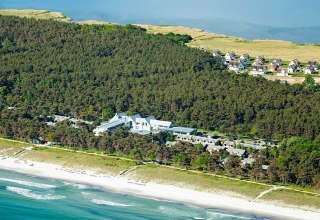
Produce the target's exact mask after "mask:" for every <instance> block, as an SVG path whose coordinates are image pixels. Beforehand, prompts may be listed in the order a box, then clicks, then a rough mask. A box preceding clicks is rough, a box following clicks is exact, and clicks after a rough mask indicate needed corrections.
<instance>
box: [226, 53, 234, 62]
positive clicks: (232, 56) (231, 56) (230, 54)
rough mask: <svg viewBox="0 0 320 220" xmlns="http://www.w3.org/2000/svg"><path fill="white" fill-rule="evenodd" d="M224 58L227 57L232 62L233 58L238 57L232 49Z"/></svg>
mask: <svg viewBox="0 0 320 220" xmlns="http://www.w3.org/2000/svg"><path fill="white" fill-rule="evenodd" d="M224 58H225V59H226V61H227V62H231V61H232V60H235V59H236V54H235V53H234V52H233V51H231V52H228V53H227V54H226V55H225V56H224Z"/></svg>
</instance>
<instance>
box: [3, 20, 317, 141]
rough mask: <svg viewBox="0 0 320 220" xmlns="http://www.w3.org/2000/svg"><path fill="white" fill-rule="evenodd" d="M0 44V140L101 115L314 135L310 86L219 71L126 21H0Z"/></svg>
mask: <svg viewBox="0 0 320 220" xmlns="http://www.w3.org/2000/svg"><path fill="white" fill-rule="evenodd" d="M0 47H1V48H0V112H1V115H0V123H1V127H2V128H1V129H0V130H1V131H0V132H1V133H2V134H6V135H14V136H21V135H22V134H28V135H29V136H30V135H31V136H33V135H34V136H37V132H38V131H39V129H40V128H43V127H45V123H44V122H43V121H42V118H41V117H39V116H40V115H42V116H44V115H49V114H51V115H52V114H65V115H75V116H76V117H79V118H87V119H90V118H91V119H92V118H98V117H101V116H102V115H103V112H105V111H110V110H111V111H112V112H113V113H114V112H121V111H129V112H132V113H141V114H142V115H155V117H157V118H159V119H163V120H171V121H174V122H175V124H177V125H183V126H190V127H197V128H204V129H210V130H219V131H222V132H229V133H234V134H249V135H252V136H260V137H266V138H275V139H282V138H284V137H289V136H303V137H306V138H310V139H316V138H317V137H318V139H320V136H319V133H320V132H319V131H320V117H319V116H320V92H319V91H318V90H317V89H315V88H313V87H308V88H305V87H304V86H302V85H294V86H289V85H283V84H281V83H280V82H271V81H267V80H265V79H263V78H261V77H249V76H246V75H236V74H232V73H228V72H227V71H226V70H225V67H224V66H223V65H221V64H219V61H217V60H216V59H215V58H213V57H212V56H211V55H210V54H209V53H206V52H204V51H200V50H197V49H191V48H188V47H186V46H184V45H183V44H181V43H178V42H175V41H173V40H172V39H170V37H168V36H163V35H149V34H147V33H146V32H145V30H143V29H141V28H137V27H134V26H132V25H128V26H117V25H92V26H89V25H78V24H72V23H60V22H54V21H49V20H33V19H22V18H15V17H3V16H2V17H0ZM8 106H14V107H16V108H17V110H16V111H12V110H8V109H7V107H8ZM22 129H26V130H22Z"/></svg>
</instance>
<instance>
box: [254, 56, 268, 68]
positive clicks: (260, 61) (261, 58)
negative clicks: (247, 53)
mask: <svg viewBox="0 0 320 220" xmlns="http://www.w3.org/2000/svg"><path fill="white" fill-rule="evenodd" d="M265 63H266V59H265V58H264V56H263V55H262V56H257V57H256V59H255V61H254V62H253V64H252V65H253V66H261V65H265Z"/></svg>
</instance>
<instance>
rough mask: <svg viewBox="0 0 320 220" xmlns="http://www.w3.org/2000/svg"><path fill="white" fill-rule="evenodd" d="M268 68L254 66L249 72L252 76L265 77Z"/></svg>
mask: <svg viewBox="0 0 320 220" xmlns="http://www.w3.org/2000/svg"><path fill="white" fill-rule="evenodd" d="M266 73H267V68H266V66H265V65H258V66H252V67H251V70H250V72H249V74H250V75H265V74H266Z"/></svg>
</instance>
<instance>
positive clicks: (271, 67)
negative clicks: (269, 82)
mask: <svg viewBox="0 0 320 220" xmlns="http://www.w3.org/2000/svg"><path fill="white" fill-rule="evenodd" d="M278 68H279V65H278V64H276V63H271V64H270V65H269V66H268V71H271V72H276V71H277V70H278Z"/></svg>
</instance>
